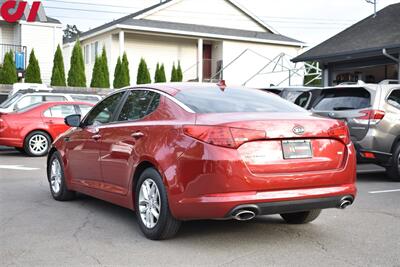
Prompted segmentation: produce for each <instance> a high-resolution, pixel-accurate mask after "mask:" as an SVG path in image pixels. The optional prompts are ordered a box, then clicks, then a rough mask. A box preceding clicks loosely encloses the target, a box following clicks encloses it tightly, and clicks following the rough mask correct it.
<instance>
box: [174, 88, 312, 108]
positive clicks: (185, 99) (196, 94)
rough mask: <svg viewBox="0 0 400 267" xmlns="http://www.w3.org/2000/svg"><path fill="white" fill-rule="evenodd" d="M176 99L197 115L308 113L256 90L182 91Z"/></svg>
mask: <svg viewBox="0 0 400 267" xmlns="http://www.w3.org/2000/svg"><path fill="white" fill-rule="evenodd" d="M175 98H176V99H178V100H179V101H181V102H182V103H184V104H185V105H187V106H188V107H189V108H191V109H192V110H193V111H195V112H196V113H234V112H306V111H305V110H304V109H302V108H300V107H298V106H296V105H294V104H292V103H290V102H288V101H286V100H283V99H282V98H280V97H279V96H276V95H274V94H272V93H267V92H263V91H260V90H256V89H245V88H226V89H225V90H221V89H219V88H218V87H210V88H201V89H199V88H193V89H185V90H182V91H180V92H179V93H178V94H177V95H176V96H175Z"/></svg>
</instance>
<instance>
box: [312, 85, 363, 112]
mask: <svg viewBox="0 0 400 267" xmlns="http://www.w3.org/2000/svg"><path fill="white" fill-rule="evenodd" d="M370 105H371V94H370V93H369V92H368V91H367V90H365V89H364V88H335V89H326V90H323V92H322V94H321V97H320V100H319V101H318V102H317V104H316V105H314V109H315V110H353V109H363V108H368V107H370Z"/></svg>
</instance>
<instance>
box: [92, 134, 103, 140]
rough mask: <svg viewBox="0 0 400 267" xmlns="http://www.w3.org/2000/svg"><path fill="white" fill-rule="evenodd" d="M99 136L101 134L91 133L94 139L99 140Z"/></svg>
mask: <svg viewBox="0 0 400 267" xmlns="http://www.w3.org/2000/svg"><path fill="white" fill-rule="evenodd" d="M100 138H101V135H100V134H95V135H92V139H94V140H96V141H97V140H99V139H100Z"/></svg>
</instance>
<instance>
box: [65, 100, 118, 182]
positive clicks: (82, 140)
mask: <svg viewBox="0 0 400 267" xmlns="http://www.w3.org/2000/svg"><path fill="white" fill-rule="evenodd" d="M124 94H125V92H118V93H115V94H113V95H111V96H109V97H107V98H105V99H104V100H103V101H102V102H100V103H99V104H98V105H97V106H95V107H94V108H93V109H92V110H91V111H90V112H89V113H88V115H87V116H86V117H85V119H84V120H83V121H82V124H81V125H82V126H81V127H78V128H75V129H74V130H73V132H72V133H71V134H70V135H69V136H68V137H67V139H66V140H65V141H66V155H67V160H68V162H69V165H68V172H69V173H70V174H71V177H72V179H73V180H76V181H79V182H80V183H82V184H84V185H85V186H88V187H94V188H101V184H102V175H101V167H100V152H99V151H100V148H99V147H100V143H99V140H100V139H101V135H100V129H101V128H102V127H106V126H107V125H109V124H111V123H112V121H113V119H114V115H115V112H116V111H117V109H118V107H119V105H120V101H121V100H122V98H123V96H124Z"/></svg>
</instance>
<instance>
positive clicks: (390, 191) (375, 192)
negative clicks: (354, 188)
mask: <svg viewBox="0 0 400 267" xmlns="http://www.w3.org/2000/svg"><path fill="white" fill-rule="evenodd" d="M392 192H400V189H392V190H381V191H371V192H368V193H370V194H381V193H392Z"/></svg>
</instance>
